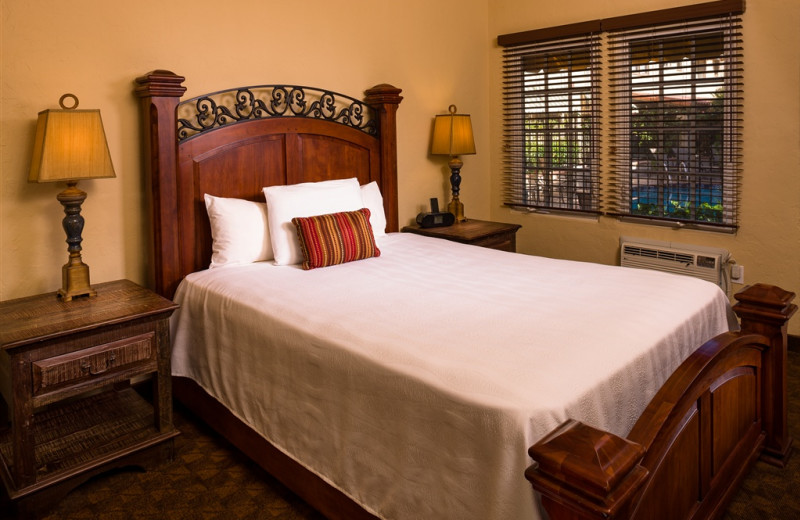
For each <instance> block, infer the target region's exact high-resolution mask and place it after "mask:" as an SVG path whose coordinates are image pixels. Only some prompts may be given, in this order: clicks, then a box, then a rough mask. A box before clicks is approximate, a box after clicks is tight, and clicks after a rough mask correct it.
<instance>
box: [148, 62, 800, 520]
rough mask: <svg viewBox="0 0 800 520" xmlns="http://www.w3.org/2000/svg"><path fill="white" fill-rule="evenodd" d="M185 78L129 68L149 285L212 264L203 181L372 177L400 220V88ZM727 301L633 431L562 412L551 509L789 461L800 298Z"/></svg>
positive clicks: (722, 487) (224, 417)
mask: <svg viewBox="0 0 800 520" xmlns="http://www.w3.org/2000/svg"><path fill="white" fill-rule="evenodd" d="M183 81H184V78H183V77H180V76H178V75H176V74H174V73H172V72H169V71H164V70H156V71H153V72H150V73H148V74H146V75H144V76H142V77H140V78H138V79H137V80H136V89H135V91H136V94H137V96H138V97H139V98H140V102H141V116H142V128H143V131H144V135H143V146H144V164H145V167H146V170H147V172H146V173H147V179H148V181H149V182H150V184H151V189H152V220H153V242H154V247H153V261H152V265H153V267H154V273H153V274H154V280H153V284H154V287H155V290H156V291H157V292H158V293H159V294H161V295H163V296H166V297H168V298H171V297H172V296H173V295H174V293H175V290H176V288H177V286H178V283H179V282H180V281H181V280H182V279H183V277H184V276H186V275H187V274H189V273H191V272H194V271H197V270H200V269H205V268H206V267H207V266H208V264H209V260H210V256H211V235H210V229H209V223H208V217H207V216H206V211H205V205H204V202H203V194H204V193H210V194H212V195H216V196H221V197H236V198H242V199H249V200H263V199H262V191H261V189H262V187H264V186H270V185H276V184H294V183H299V182H310V181H320V180H328V179H335V178H342V177H353V176H355V177H358V179H359V181H360V182H361V183H362V184H364V183H367V182H370V181H376V182H377V183H378V185H379V186H380V189H381V192H382V194H383V197H384V207H385V210H386V219H387V223H388V225H387V230H388V231H397V230H398V228H399V223H398V210H397V208H398V206H397V144H396V111H397V109H398V106H399V104H400V102H401V100H402V97H401V96H400V92H401V91H400V89H398V88H395V87H392V86H391V85H385V84H384V85H378V86H376V87H373V88H371V89H369V90H367V91H366V93H365V94H366V95H365V98H364V100H363V102H362V101H359V100H356V99H353V98H349V97H347V96H343V95H341V94H337V93H334V92H329V91H321V90H318V89H310V88H307V87H294V86H258V87H242V88H238V89H232V90H229V91H221V92H216V93H212V94H208V95H206V96H201V97H199V98H194V99H192V100H187V101H183V102H181V100H180V97H181V96H182V95H183V93H184V92H185V90H186V89H185V88H184V87H183ZM187 114H188V115H187ZM736 298H737V300H738V303H737V305H736V306H735V310H736V312H737V314H738V315H739V317H740V319H741V325H742V332H736V333H726V334H722V335H720V336H718V337H716V338H714V339H713V340H711V341H709V342H707V343H706V344H704V345H702V346H700V347H699V348H698V349H697V350H696V351H695V352H694V354H693V355H692V356H690V358H689V359H687V361H686V362H684V363H683V364H682V365H681V366H680V367H679V369H678V370H677V371H676V372H675V373H674V374H673V375H672V376H671V378H670V379H669V380H668V381H667V383H666V384H665V385H664V386H663V387H662V388H661V390H660V391H659V392H658V394H657V395H656V396H655V398H654V399H653V400H652V401H651V403H650V405H649V406H648V407H647V409H646V410H645V412H644V413H643V414H642V416H641V417H640V419H639V421H638V422H637V423H636V425H635V426H634V428H633V430H632V431H631V432H630V434H629V435H628V438H627V439H622V438H620V437H617V436H614V435H612V434H610V433H607V432H603V431H599V430H596V429H594V428H592V427H590V426H587V425H584V424H581V423H578V422H574V421H569V422H567V423H565V424H563V425H562V426H561V427H559V428H558V429H557V430H556V431H554V432H552V433H551V434H550V435H548V436H546V437H545V438H544V439H542V440H541V441H540V442H539V443H537V444H536V445H535V446H533V447H531V449H530V455H531V456H532V457H533V459H534V460H535V461H536V462H535V463H534V465H533V466H531V468H529V469H528V471H527V472H526V477H527V478H528V479H529V480H530V481H531V482H532V484H533V486H534V488H535V489H537V490H538V491H539V492H540V493H541V494H542V502H543V505H544V506H545V507H546V509H547V510H548V513H549V515H550V517H551V518H552V519H578V518H634V517H636V518H671V519H672V518H714V517H717V516H719V515H721V514H722V512H723V511H724V507H725V505H726V504H727V502H728V500H729V499H730V498H731V496H732V494H733V493H734V491H735V489H736V488H737V487H738V483H739V481H740V480H741V479H742V478H743V477H744V475H745V474H746V472H747V471H748V469H749V467H750V465H751V464H752V463H753V462H754V461H755V459H756V458H758V457H759V456H762V457H763V458H764V459H765V460H767V461H769V462H771V463H773V464H776V465H779V466H780V465H783V464H785V461H786V460H787V458H788V457H789V454H790V451H791V446H792V439H791V438H790V437H789V436H788V430H787V396H786V323H787V321H788V320H789V318H790V317H791V316H792V315H793V314H794V312H795V311H796V309H797V307H796V306H795V305H794V304H792V303H791V301H792V300H793V298H794V293H790V292H787V291H784V290H782V289H780V288H777V287H773V286H769V285H763V284H756V285H754V286H752V287H748V288H746V289H745V290H744V291H742V292H740V293H739V294H738V295H737V296H736ZM174 393H175V396H176V397H177V398H178V399H179V400H180V401H181V402H182V403H183V404H184V405H185V406H187V407H188V408H189V409H190V410H192V411H193V412H194V413H195V414H197V415H198V416H199V417H201V418H202V419H203V420H204V421H206V422H207V423H208V424H209V425H211V426H212V427H213V428H215V429H216V430H217V431H218V432H219V433H220V434H222V435H223V436H224V437H225V438H227V439H228V440H229V441H230V442H231V443H232V444H234V445H235V446H237V447H238V448H239V449H240V450H242V451H243V452H244V453H245V454H247V455H248V456H249V457H251V458H252V459H253V460H255V461H256V462H257V463H258V464H260V465H261V466H262V467H264V468H265V469H266V470H267V471H268V472H269V473H270V474H272V475H274V476H275V477H276V478H278V479H279V480H281V481H282V482H283V483H284V484H285V485H287V486H288V487H289V488H290V489H292V490H293V491H295V492H296V493H297V494H298V495H299V496H300V497H301V498H303V499H304V500H305V501H306V502H308V503H309V504H310V505H311V506H313V507H314V508H316V509H317V510H319V511H320V512H321V513H323V514H324V515H326V516H327V517H328V518H331V519H342V520H345V519H347V520H353V519H374V518H375V517H374V516H373V515H372V514H370V513H369V512H367V511H365V510H364V509H363V508H362V507H361V506H359V505H358V504H357V503H355V502H353V501H352V500H351V499H350V498H348V497H347V496H345V495H344V494H343V493H341V492H340V491H338V490H336V489H333V488H332V487H331V486H329V485H328V484H327V483H326V482H325V481H323V480H322V479H321V478H320V477H318V476H316V475H314V474H312V473H310V472H309V471H308V470H306V469H305V468H304V467H302V466H301V465H299V464H298V463H296V462H295V461H294V460H292V459H290V458H289V457H287V456H286V455H284V454H283V453H282V452H280V451H279V450H277V449H276V448H274V447H273V446H272V445H271V444H269V443H268V442H267V441H266V440H265V439H264V438H263V437H261V436H260V435H259V434H258V433H256V432H254V431H253V430H251V429H250V428H248V427H247V426H246V425H245V424H244V423H242V422H241V421H239V420H238V419H237V418H236V417H234V415H233V414H232V413H231V412H229V411H228V410H227V409H225V408H224V407H223V406H222V405H220V404H219V403H218V402H217V401H216V400H215V399H213V398H211V397H210V396H209V395H208V394H206V393H205V392H204V391H202V390H201V389H200V388H199V386H198V385H196V384H195V383H193V382H192V381H190V380H187V379H183V378H174ZM387 449H388V447H387ZM520 478H522V475H520Z"/></svg>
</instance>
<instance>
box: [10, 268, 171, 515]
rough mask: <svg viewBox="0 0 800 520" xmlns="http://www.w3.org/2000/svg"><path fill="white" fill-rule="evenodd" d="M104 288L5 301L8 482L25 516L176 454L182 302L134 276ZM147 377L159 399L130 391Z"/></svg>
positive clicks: (19, 509) (111, 283)
mask: <svg viewBox="0 0 800 520" xmlns="http://www.w3.org/2000/svg"><path fill="white" fill-rule="evenodd" d="M94 288H95V289H96V290H97V296H96V297H94V298H76V299H74V300H72V301H70V302H64V301H61V300H60V299H58V298H57V296H56V293H49V294H43V295H38V296H31V297H28V298H19V299H16V300H8V301H5V302H0V394H2V397H3V399H4V401H5V407H3V406H0V477H2V481H3V484H4V485H5V488H6V490H7V493H8V499H10V501H11V505H12V507H13V508H14V509H16V510H17V512H18V514H19V515H20V516H22V517H25V518H27V517H29V516H36V515H38V514H41V513H42V512H44V511H46V509H47V508H48V507H49V506H51V505H52V503H53V502H54V501H55V500H58V499H60V498H61V497H63V496H64V495H65V494H66V493H68V492H69V491H70V490H71V489H73V488H74V487H76V486H77V485H79V484H81V483H83V482H84V481H86V480H88V479H89V478H90V477H92V476H94V475H97V474H99V473H101V472H104V471H107V470H108V469H111V468H114V467H121V466H127V465H138V466H144V467H149V466H151V465H154V464H157V463H158V462H160V461H162V460H165V459H171V458H172V456H173V438H174V437H175V436H177V435H178V434H179V432H178V431H177V430H176V429H175V427H174V426H173V424H172V387H171V375H170V339H169V322H168V319H169V317H170V315H171V314H172V312H173V311H174V310H175V309H176V308H177V305H176V304H175V303H173V302H171V301H169V300H167V299H165V298H162V297H161V296H158V295H157V294H155V293H153V292H151V291H148V290H147V289H144V288H143V287H140V286H138V285H136V284H134V283H133V282H130V281H128V280H120V281H116V282H109V283H103V284H98V285H95V286H94ZM142 376H149V377H150V379H151V381H152V387H153V397H152V403H151V402H150V401H148V400H146V399H144V398H143V397H141V396H140V395H139V393H138V392H136V391H135V390H134V389H133V388H132V387H131V385H130V381H131V379H132V378H137V379H138V378H142ZM3 408H5V410H3ZM9 420H10V425H9Z"/></svg>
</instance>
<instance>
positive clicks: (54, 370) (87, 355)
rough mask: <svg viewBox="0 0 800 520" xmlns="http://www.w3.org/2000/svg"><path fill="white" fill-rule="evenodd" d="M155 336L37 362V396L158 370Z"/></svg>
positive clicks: (100, 346)
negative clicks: (126, 373) (135, 371)
mask: <svg viewBox="0 0 800 520" xmlns="http://www.w3.org/2000/svg"><path fill="white" fill-rule="evenodd" d="M156 352H157V349H156V345H155V334H153V333H152V332H150V333H147V334H141V335H139V336H134V337H131V338H125V339H122V340H119V341H114V342H112V343H106V344H104V345H98V346H96V347H91V348H87V349H83V350H79V351H77V352H70V353H69V354H64V355H61V356H56V357H52V358H47V359H42V360H40V361H34V362H33V363H32V364H31V365H32V370H33V395H39V394H44V393H47V392H52V391H53V390H56V389H58V388H60V387H62V386H64V385H75V384H79V383H81V382H84V381H89V380H95V379H104V378H105V377H106V376H107V375H114V374H116V373H118V372H120V371H123V370H125V371H127V370H133V369H136V368H137V367H138V366H140V365H141V368H151V369H153V370H155V368H156Z"/></svg>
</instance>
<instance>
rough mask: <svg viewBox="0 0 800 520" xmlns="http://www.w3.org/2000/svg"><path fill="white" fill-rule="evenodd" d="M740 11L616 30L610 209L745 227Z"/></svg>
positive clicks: (611, 52) (611, 56)
mask: <svg viewBox="0 0 800 520" xmlns="http://www.w3.org/2000/svg"><path fill="white" fill-rule="evenodd" d="M741 47H742V42H741V23H740V18H739V16H738V15H723V16H715V17H711V18H701V19H695V20H682V21H680V22H676V23H663V24H658V25H655V26H646V27H636V28H631V29H625V30H619V31H611V32H610V33H609V36H608V68H609V80H610V100H609V102H610V130H611V152H612V153H611V164H610V167H611V173H612V174H611V175H610V176H609V177H610V183H609V185H608V194H609V200H608V206H607V208H606V210H607V212H608V213H611V214H616V215H621V216H632V217H639V218H646V219H657V220H662V221H663V220H667V221H671V222H673V223H675V224H677V225H692V226H700V227H705V226H711V227H722V228H728V229H735V228H736V227H737V225H738V206H739V184H740V176H741V133H742V98H743V85H742V48H741Z"/></svg>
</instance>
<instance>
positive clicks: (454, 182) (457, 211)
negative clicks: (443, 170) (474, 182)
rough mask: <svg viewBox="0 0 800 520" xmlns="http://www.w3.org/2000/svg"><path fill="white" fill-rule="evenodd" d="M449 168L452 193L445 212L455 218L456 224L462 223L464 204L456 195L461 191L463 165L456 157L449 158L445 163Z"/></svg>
mask: <svg viewBox="0 0 800 520" xmlns="http://www.w3.org/2000/svg"><path fill="white" fill-rule="evenodd" d="M447 165H448V166H449V167H450V187H451V189H452V191H453V200H451V201H450V204H448V205H447V210H448V211H449V212H450V213H452V214H453V215H455V216H456V223H458V222H464V221H465V220H467V219H466V217H465V216H464V204H462V203H461V201H460V200H458V193H459V192H460V191H461V167H462V166H463V165H464V163H463V162H461V159H459V158H458V157H451V158H450V162H449V163H447Z"/></svg>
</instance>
